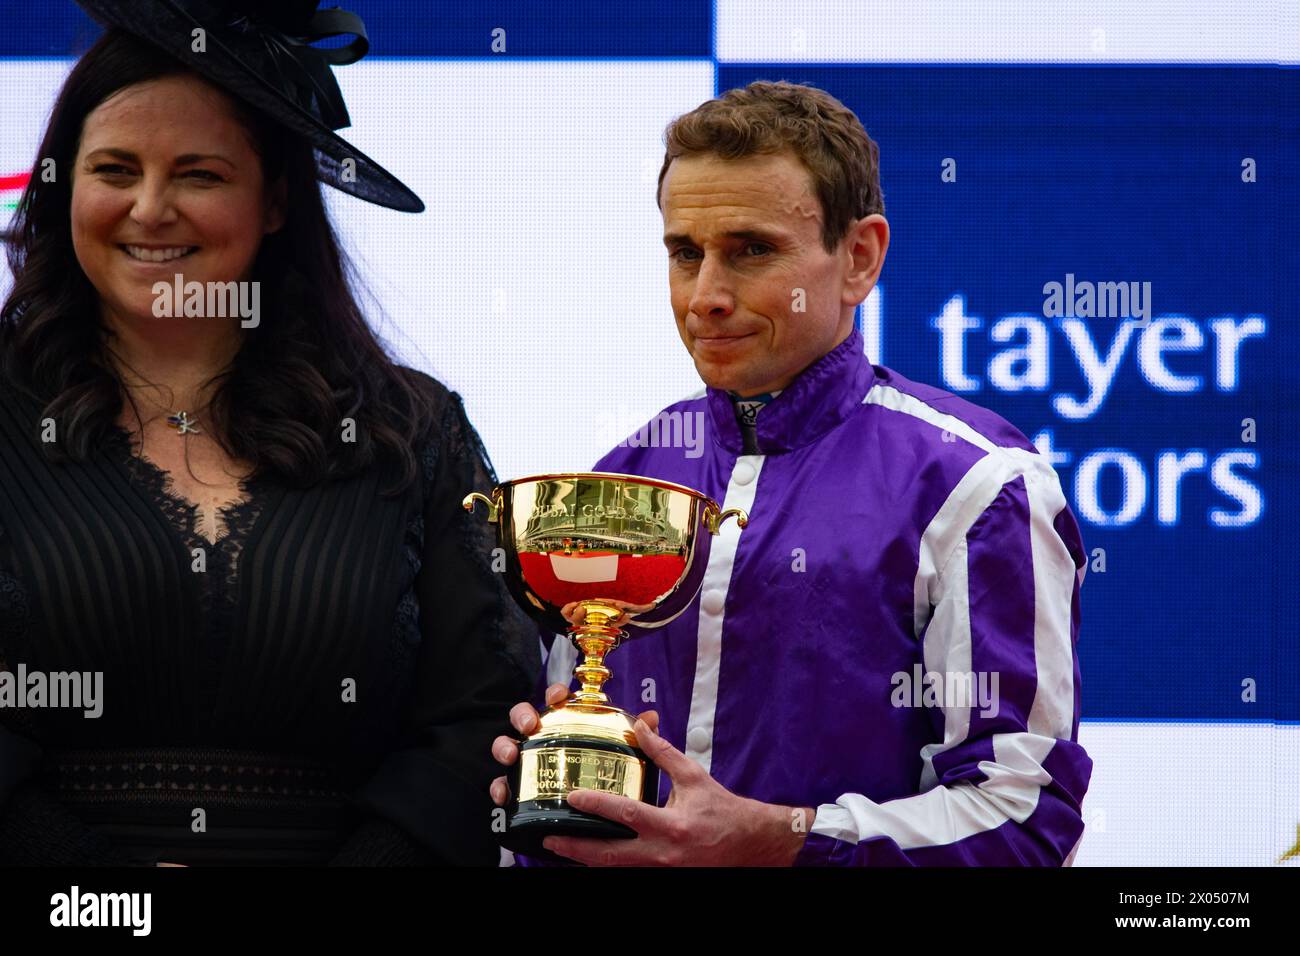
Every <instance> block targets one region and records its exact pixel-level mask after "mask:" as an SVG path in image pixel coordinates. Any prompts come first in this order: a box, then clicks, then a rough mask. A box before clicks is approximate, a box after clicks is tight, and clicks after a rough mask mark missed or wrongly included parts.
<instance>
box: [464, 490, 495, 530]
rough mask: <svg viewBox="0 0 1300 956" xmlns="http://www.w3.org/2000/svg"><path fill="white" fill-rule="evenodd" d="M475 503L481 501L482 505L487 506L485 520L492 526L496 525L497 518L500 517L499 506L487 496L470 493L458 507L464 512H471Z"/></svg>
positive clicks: (475, 492)
mask: <svg viewBox="0 0 1300 956" xmlns="http://www.w3.org/2000/svg"><path fill="white" fill-rule="evenodd" d="M476 501H481V502H483V504H485V505H487V509H488V514H487V519H488V521H490V522H492V523H493V524H496V520H497V518H498V517H500V515H501V506H500V505H499V504H497V503H496V502H495V501H493V500H492V499H491V498H489V497H488V496H487V495H483V494H479V493H478V492H477V491H471V492H470V493H469V494H467V495H466V496H465V498H464V500H463V501H461V503H460V506H461V507H462V508H464V509H465V510H466V511H471V512H472V511H473V510H474V502H476Z"/></svg>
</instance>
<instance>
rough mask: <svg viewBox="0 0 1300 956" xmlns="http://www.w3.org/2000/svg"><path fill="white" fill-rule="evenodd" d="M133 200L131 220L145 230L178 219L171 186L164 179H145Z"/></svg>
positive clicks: (138, 186) (136, 189)
mask: <svg viewBox="0 0 1300 956" xmlns="http://www.w3.org/2000/svg"><path fill="white" fill-rule="evenodd" d="M132 200H133V201H132V204H131V218H132V219H133V220H135V221H136V222H137V223H139V224H140V225H141V226H142V227H143V228H146V229H152V228H154V227H156V226H160V225H165V224H167V223H169V222H172V221H173V220H175V218H176V206H175V202H174V201H173V197H172V191H171V184H170V183H169V182H168V181H166V180H164V179H162V178H157V179H151V178H149V177H147V176H146V177H143V178H142V179H141V180H140V183H139V185H137V186H136V188H135V195H134V196H133V197H132Z"/></svg>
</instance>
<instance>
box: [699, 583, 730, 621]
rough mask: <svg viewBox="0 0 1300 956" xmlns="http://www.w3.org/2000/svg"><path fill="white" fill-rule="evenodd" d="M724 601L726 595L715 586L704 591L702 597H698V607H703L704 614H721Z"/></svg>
mask: <svg viewBox="0 0 1300 956" xmlns="http://www.w3.org/2000/svg"><path fill="white" fill-rule="evenodd" d="M726 603H727V599H726V597H725V596H724V595H723V593H722V592H721V591H719V590H718V589H717V588H714V589H712V590H709V591H705V592H704V597H702V598H700V607H701V608H703V610H704V613H705V614H709V615H718V614H721V613H722V608H723V606H724V605H725V604H726Z"/></svg>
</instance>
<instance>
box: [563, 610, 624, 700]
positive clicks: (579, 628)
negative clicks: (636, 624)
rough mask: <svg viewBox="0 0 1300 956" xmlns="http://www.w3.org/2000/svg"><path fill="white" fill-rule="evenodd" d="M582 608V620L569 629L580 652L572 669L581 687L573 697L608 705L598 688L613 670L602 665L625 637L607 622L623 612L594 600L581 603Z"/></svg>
mask: <svg viewBox="0 0 1300 956" xmlns="http://www.w3.org/2000/svg"><path fill="white" fill-rule="evenodd" d="M582 609H583V611H584V612H585V614H584V619H583V623H581V624H576V625H574V626H573V627H570V628H569V633H570V635H571V637H572V640H573V643H574V644H576V645H577V646H578V649H579V650H580V651H582V654H583V661H582V663H581V664H579V665H578V666H577V667H575V668H574V669H573V674H574V676H575V677H577V678H578V680H580V681H582V689H581V690H579V691H578V692H577V693H575V694H574V695H573V698H572V699H573V700H574V701H578V702H581V703H584V704H607V703H608V702H609V698H608V697H606V696H605V692H604V691H603V690H601V687H602V686H603V685H604V683H605V681H607V680H609V678H610V677H611V676H612V675H613V673H614V672H613V671H611V670H610V669H609V668H608V667H606V666H605V655H606V654H608V653H609V652H610V651H612V650H613V649H614V648H615V647H617V646H618V643H619V641H620V640H622V638H623V636H624V632H623V631H622V630H621V629H620V628H617V627H611V626H610V624H611V623H612V622H613V621H615V620H617V619H618V618H619V617H620V616H622V613H623V612H622V611H618V610H615V609H613V608H610V607H607V606H605V605H602V604H597V603H595V602H592V603H590V604H588V603H586V602H583V603H582Z"/></svg>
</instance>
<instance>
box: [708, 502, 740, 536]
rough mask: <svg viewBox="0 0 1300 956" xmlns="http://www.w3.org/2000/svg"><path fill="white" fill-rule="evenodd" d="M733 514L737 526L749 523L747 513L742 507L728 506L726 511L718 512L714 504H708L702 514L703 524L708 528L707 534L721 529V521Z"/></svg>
mask: <svg viewBox="0 0 1300 956" xmlns="http://www.w3.org/2000/svg"><path fill="white" fill-rule="evenodd" d="M733 516H734V517H735V519H736V525H737V527H739V528H742V529H743V528H744V527H745V526H746V525H748V524H749V515H747V514H745V512H744V509H742V508H728V509H727V510H726V511H723V512H721V513H719V512H718V509H717V508H716V507H715V506H713V505H710V507H709V509H708V511H707V512H705V515H704V526H705V527H706V528H708V529H709V534H718V533H719V531H721V529H722V523H723V522H724V521H726V520H727V519H728V518H730V517H733Z"/></svg>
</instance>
